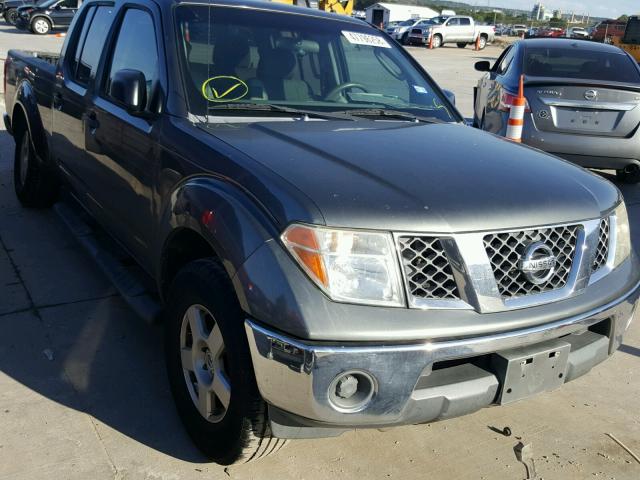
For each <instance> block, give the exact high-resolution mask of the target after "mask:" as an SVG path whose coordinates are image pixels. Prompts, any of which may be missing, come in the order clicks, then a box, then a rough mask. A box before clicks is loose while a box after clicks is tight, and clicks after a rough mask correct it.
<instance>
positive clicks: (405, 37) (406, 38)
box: [400, 32, 409, 45]
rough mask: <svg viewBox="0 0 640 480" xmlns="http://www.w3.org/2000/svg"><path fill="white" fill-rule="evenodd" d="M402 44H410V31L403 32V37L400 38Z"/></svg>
mask: <svg viewBox="0 0 640 480" xmlns="http://www.w3.org/2000/svg"><path fill="white" fill-rule="evenodd" d="M400 43H401V44H402V45H409V32H405V33H404V34H402V39H401V40H400Z"/></svg>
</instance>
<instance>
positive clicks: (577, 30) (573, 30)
mask: <svg viewBox="0 0 640 480" xmlns="http://www.w3.org/2000/svg"><path fill="white" fill-rule="evenodd" d="M567 37H569V38H580V39H587V38H589V32H587V29H586V28H584V27H570V28H568V29H567Z"/></svg>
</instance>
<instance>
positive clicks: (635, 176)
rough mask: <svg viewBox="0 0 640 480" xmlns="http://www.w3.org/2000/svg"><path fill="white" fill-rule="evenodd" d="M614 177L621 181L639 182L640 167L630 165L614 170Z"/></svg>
mask: <svg viewBox="0 0 640 480" xmlns="http://www.w3.org/2000/svg"><path fill="white" fill-rule="evenodd" d="M616 178H617V179H618V180H619V181H620V182H622V183H640V167H638V166H637V165H632V166H629V167H627V168H626V169H623V170H617V171H616Z"/></svg>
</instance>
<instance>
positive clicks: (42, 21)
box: [31, 17, 51, 35]
mask: <svg viewBox="0 0 640 480" xmlns="http://www.w3.org/2000/svg"><path fill="white" fill-rule="evenodd" d="M31 31H32V32H33V33H35V34H36V35H46V34H47V33H49V32H50V31H51V22H50V21H49V20H47V19H46V18H44V17H36V18H34V19H33V21H32V22H31Z"/></svg>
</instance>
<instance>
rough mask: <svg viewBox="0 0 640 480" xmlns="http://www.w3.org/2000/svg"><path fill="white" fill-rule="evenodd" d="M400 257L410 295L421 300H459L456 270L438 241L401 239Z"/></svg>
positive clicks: (430, 239) (416, 238)
mask: <svg viewBox="0 0 640 480" xmlns="http://www.w3.org/2000/svg"><path fill="white" fill-rule="evenodd" d="M398 241H399V243H400V255H401V257H402V268H403V270H404V275H405V278H406V283H407V289H408V291H409V294H410V295H411V296H413V297H414V298H419V299H440V300H451V299H459V298H460V295H459V293H458V286H457V284H456V281H455V279H454V277H453V270H452V269H451V265H450V264H449V260H448V259H447V256H446V254H445V252H444V249H443V248H442V243H441V242H440V240H439V239H438V238H434V237H400V238H399V239H398Z"/></svg>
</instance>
